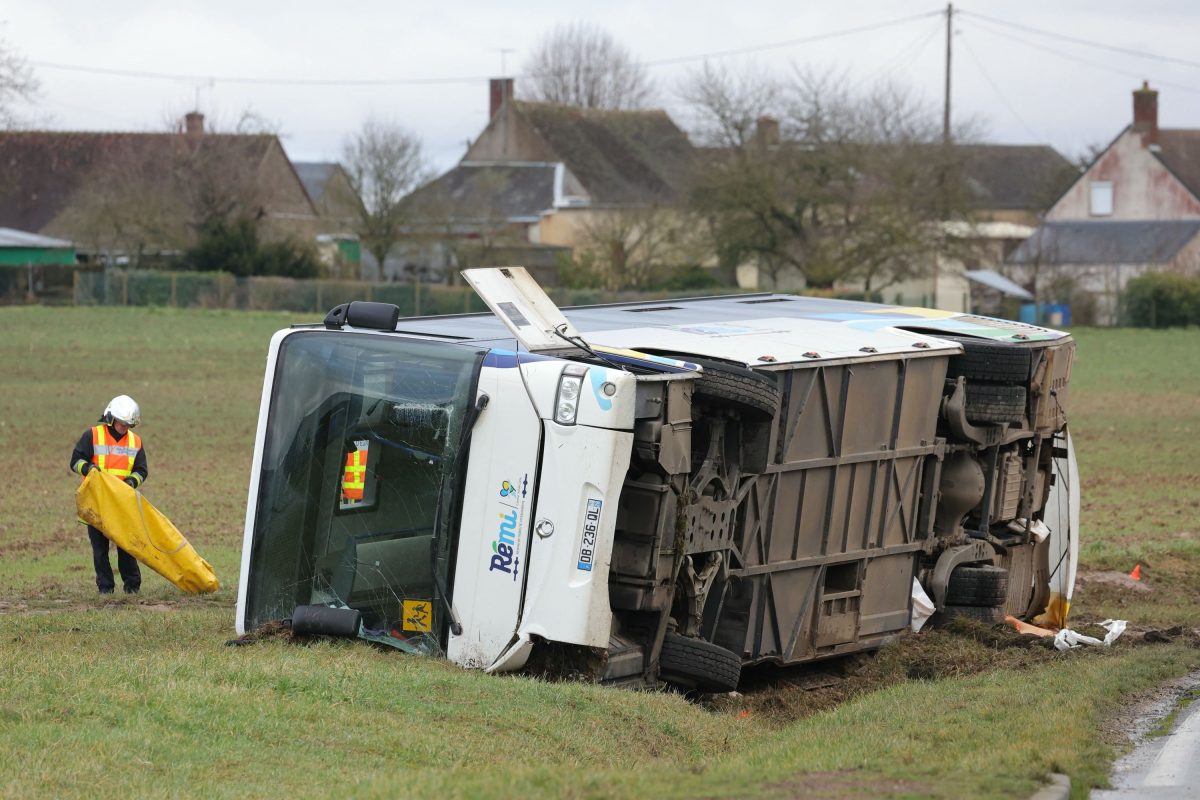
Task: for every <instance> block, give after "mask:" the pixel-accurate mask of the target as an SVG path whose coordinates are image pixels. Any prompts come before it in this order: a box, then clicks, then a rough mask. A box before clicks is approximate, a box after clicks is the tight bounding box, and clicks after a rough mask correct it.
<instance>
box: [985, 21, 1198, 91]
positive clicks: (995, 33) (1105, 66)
mask: <svg viewBox="0 0 1200 800" xmlns="http://www.w3.org/2000/svg"><path fill="white" fill-rule="evenodd" d="M971 16H972V17H976V18H978V16H979V15H978V14H972V15H971ZM973 23H974V24H975V25H976V29H977V30H981V31H984V32H985V33H989V34H991V35H992V36H999V37H1002V38H1004V39H1008V40H1009V41H1013V42H1019V43H1020V44H1023V45H1025V46H1026V47H1032V48H1034V49H1035V50H1041V51H1042V52H1044V53H1050V54H1051V55H1054V56H1058V57H1059V58H1062V59H1066V60H1067V61H1074V62H1076V63H1079V64H1085V65H1087V66H1089V67H1094V68H1096V69H1102V70H1107V71H1108V72H1112V73H1114V74H1116V75H1124V76H1126V77H1130V78H1133V79H1134V80H1139V81H1140V80H1143V79H1144V78H1145V77H1146V76H1145V75H1143V74H1142V73H1138V72H1131V71H1129V70H1125V69H1120V68H1119V67H1114V66H1112V65H1110V64H1102V63H1098V62H1096V61H1090V60H1088V59H1086V58H1081V57H1079V56H1076V55H1071V54H1069V53H1064V52H1062V51H1061V50H1055V49H1054V48H1052V47H1048V46H1046V45H1043V44H1039V43H1037V42H1031V41H1029V40H1028V39H1026V38H1023V37H1021V36H1016V35H1014V34H1011V33H1005V32H1003V31H997V30H993V29H992V28H989V27H987V26H986V25H979V24H978V21H977V20H973ZM1154 82H1155V84H1157V85H1159V86H1165V87H1168V88H1171V89H1178V90H1179V91H1181V92H1189V93H1191V94H1200V90H1197V89H1196V87H1194V86H1184V85H1183V84H1179V83H1170V82H1168V81H1164V80H1161V79H1157V78H1156V79H1155V81H1154Z"/></svg>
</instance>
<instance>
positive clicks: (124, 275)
mask: <svg viewBox="0 0 1200 800" xmlns="http://www.w3.org/2000/svg"><path fill="white" fill-rule="evenodd" d="M121 305H126V306H127V305H129V270H127V269H124V270H121Z"/></svg>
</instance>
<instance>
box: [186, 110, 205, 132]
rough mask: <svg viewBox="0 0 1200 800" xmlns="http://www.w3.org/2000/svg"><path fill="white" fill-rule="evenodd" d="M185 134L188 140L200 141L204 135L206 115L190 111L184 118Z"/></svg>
mask: <svg viewBox="0 0 1200 800" xmlns="http://www.w3.org/2000/svg"><path fill="white" fill-rule="evenodd" d="M183 132H184V133H185V134H186V135H187V138H188V139H199V138H200V137H201V136H203V135H204V115H203V114H201V113H200V112H199V111H189V112H188V113H187V114H185V115H184V117H183Z"/></svg>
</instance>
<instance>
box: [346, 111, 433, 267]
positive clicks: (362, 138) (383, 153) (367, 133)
mask: <svg viewBox="0 0 1200 800" xmlns="http://www.w3.org/2000/svg"><path fill="white" fill-rule="evenodd" d="M342 160H343V163H344V164H345V167H346V173H347V175H349V177H350V183H351V184H352V185H353V187H354V191H356V192H357V193H358V195H359V197H361V198H362V202H363V208H362V213H361V215H360V217H359V220H358V231H357V232H358V235H359V237H360V238H361V239H362V242H363V244H364V245H365V246H366V248H367V250H368V251H370V253H371V254H372V255H373V256H375V260H376V261H377V262H379V266H380V268H381V269H382V267H383V262H384V260H385V259H386V258H387V255H388V252H389V251H390V250H391V249H392V246H393V245H395V244H396V242H398V241H399V240H400V237H401V235H402V233H403V230H404V223H405V203H404V198H405V197H406V196H407V195H408V194H409V193H410V192H412V190H413V189H416V188H417V187H418V186H420V185H421V184H422V183H423V182H425V180H427V179H428V177H429V173H430V170H429V167H428V165H427V163H426V160H425V155H424V152H423V150H422V147H421V142H420V140H419V139H418V138H417V137H416V135H415V134H413V133H411V132H410V131H408V130H406V129H405V128H403V127H401V126H399V125H397V124H395V123H392V122H386V121H382V120H377V119H369V120H367V122H366V123H364V125H363V127H362V130H361V131H359V132H358V133H357V134H355V135H354V136H353V137H351V138H350V140H349V141H348V142H347V143H346V145H345V147H344V148H343V151H342Z"/></svg>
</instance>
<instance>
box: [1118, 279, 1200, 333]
mask: <svg viewBox="0 0 1200 800" xmlns="http://www.w3.org/2000/svg"><path fill="white" fill-rule="evenodd" d="M1122 302H1123V304H1124V317H1125V319H1124V322H1125V323H1126V324H1127V325H1133V326H1135V327H1139V328H1175V327H1182V326H1186V325H1200V277H1187V276H1184V275H1177V274H1175V273H1171V272H1150V273H1147V274H1145V275H1141V276H1139V277H1137V278H1134V279H1133V280H1131V281H1130V282H1129V283H1127V284H1126V285H1125V293H1124V297H1123V298H1122Z"/></svg>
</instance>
